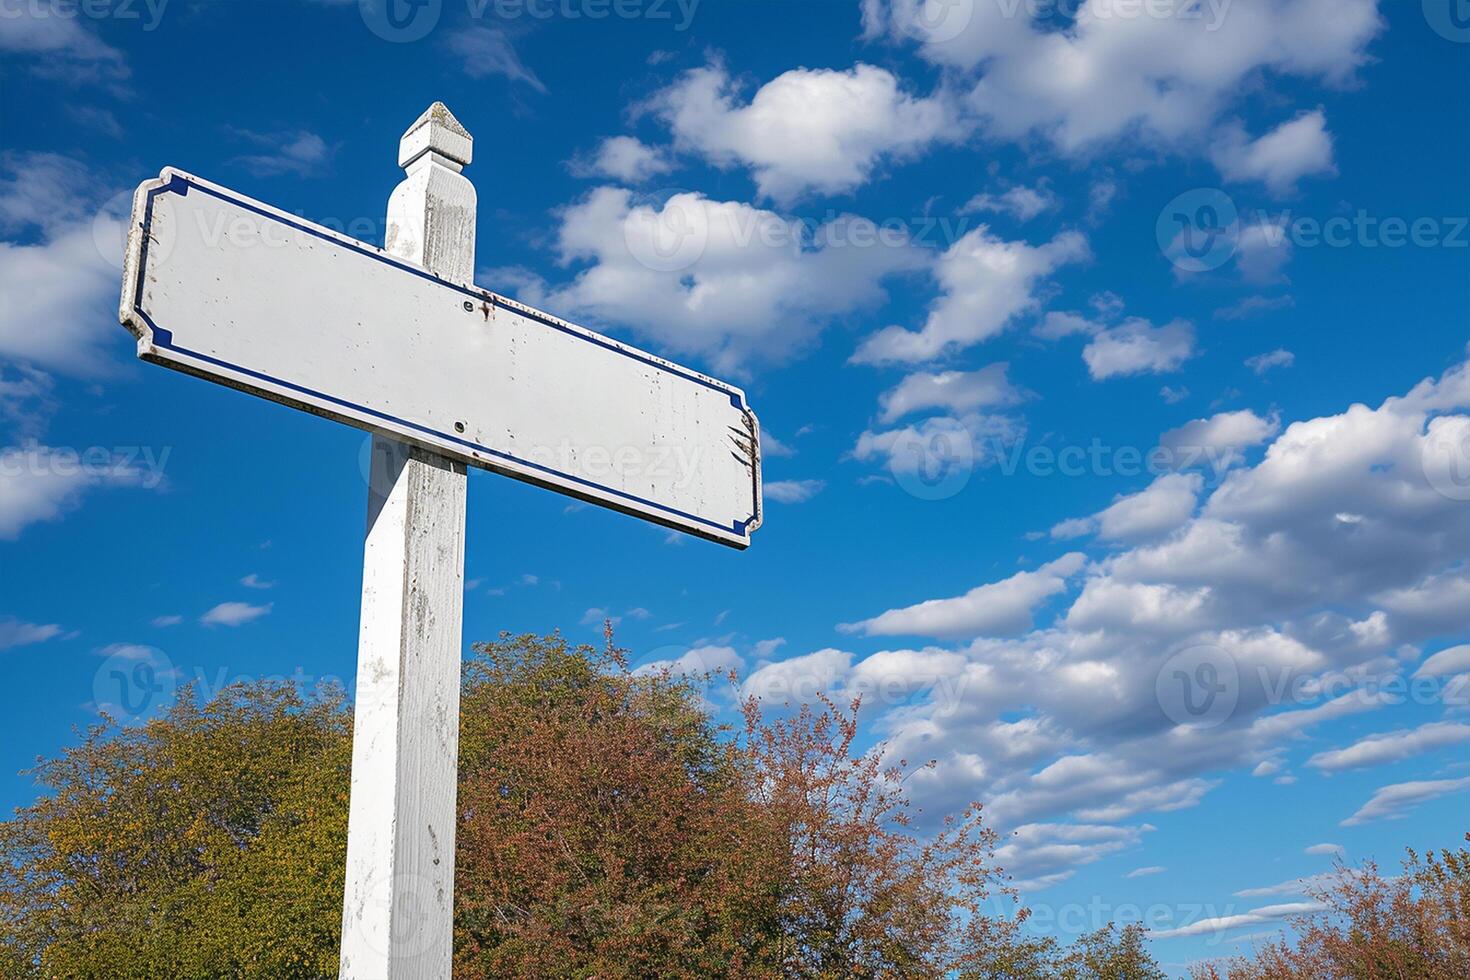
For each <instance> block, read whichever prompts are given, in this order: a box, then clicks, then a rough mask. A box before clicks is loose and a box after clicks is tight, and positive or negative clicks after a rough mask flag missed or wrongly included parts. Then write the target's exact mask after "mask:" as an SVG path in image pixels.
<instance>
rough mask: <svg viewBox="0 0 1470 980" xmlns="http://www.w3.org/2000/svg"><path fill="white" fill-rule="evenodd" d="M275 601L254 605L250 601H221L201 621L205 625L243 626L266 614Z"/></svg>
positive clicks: (200, 618)
mask: <svg viewBox="0 0 1470 980" xmlns="http://www.w3.org/2000/svg"><path fill="white" fill-rule="evenodd" d="M273 605H274V603H266V604H265V605H263V606H252V605H251V604H250V603H248V602H221V603H220V604H219V605H217V606H215V607H214V608H212V609H210V610H209V611H208V612H206V613H205V614H204V615H203V616H200V617H199V622H201V623H202V624H204V625H205V626H243V625H245V624H246V623H249V622H252V621H254V620H257V619H259V618H260V617H262V616H264V615H266V614H267V613H269V612H270V611H271V607H272V606H273Z"/></svg>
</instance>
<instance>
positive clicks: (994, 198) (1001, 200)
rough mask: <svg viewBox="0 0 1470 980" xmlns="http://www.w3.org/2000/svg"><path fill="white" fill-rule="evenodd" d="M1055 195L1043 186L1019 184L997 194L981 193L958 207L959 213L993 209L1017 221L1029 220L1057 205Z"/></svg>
mask: <svg viewBox="0 0 1470 980" xmlns="http://www.w3.org/2000/svg"><path fill="white" fill-rule="evenodd" d="M1058 204H1059V202H1058V201H1057V196H1056V195H1055V194H1053V193H1052V192H1051V190H1050V189H1049V188H1047V187H1045V186H1037V187H1026V186H1024V185H1020V186H1017V187H1012V188H1009V189H1008V190H1005V191H1003V192H1001V193H999V194H991V193H988V192H987V193H982V194H976V195H975V196H974V197H972V198H970V200H969V201H968V202H966V203H965V206H964V207H963V208H961V209H960V213H961V214H968V213H971V212H975V211H994V212H999V213H1001V214H1009V215H1010V216H1011V217H1013V218H1015V219H1016V220H1017V221H1030V220H1031V219H1032V218H1035V217H1038V216H1039V215H1042V214H1045V213H1046V212H1047V211H1051V210H1053V209H1054V208H1056V207H1057V206H1058Z"/></svg>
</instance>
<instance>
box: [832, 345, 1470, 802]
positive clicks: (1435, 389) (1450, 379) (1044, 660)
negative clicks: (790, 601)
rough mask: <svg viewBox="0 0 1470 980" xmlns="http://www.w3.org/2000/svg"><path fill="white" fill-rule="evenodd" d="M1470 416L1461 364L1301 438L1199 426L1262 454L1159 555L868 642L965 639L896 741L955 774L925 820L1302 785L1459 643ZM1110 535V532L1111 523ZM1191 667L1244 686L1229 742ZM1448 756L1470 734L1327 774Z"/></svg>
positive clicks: (1231, 419)
mask: <svg viewBox="0 0 1470 980" xmlns="http://www.w3.org/2000/svg"><path fill="white" fill-rule="evenodd" d="M1467 410H1470V370H1467V367H1466V365H1458V366H1456V367H1454V368H1452V369H1451V370H1449V371H1447V372H1446V373H1445V374H1444V375H1443V376H1442V377H1440V378H1438V379H1432V380H1426V381H1424V382H1422V383H1421V384H1419V385H1417V386H1415V387H1414V388H1413V389H1412V390H1411V391H1410V392H1408V393H1407V394H1405V395H1402V396H1398V397H1393V398H1389V399H1387V400H1385V401H1384V402H1383V403H1381V404H1380V405H1378V406H1377V407H1369V406H1366V405H1355V406H1350V407H1348V408H1346V409H1345V410H1344V411H1342V412H1341V413H1340V414H1335V415H1332V414H1329V415H1324V416H1322V417H1319V418H1310V419H1306V420H1302V421H1298V422H1295V423H1293V424H1291V425H1289V426H1286V427H1285V428H1284V429H1282V428H1281V425H1280V423H1278V422H1277V420H1275V419H1268V418H1264V417H1262V416H1260V415H1256V414H1253V413H1247V414H1244V415H1235V414H1233V413H1222V415H1220V416H1214V417H1211V418H1209V419H1202V420H1197V422H1196V423H1190V426H1186V427H1183V428H1184V429H1186V430H1188V431H1186V432H1185V433H1183V434H1181V435H1176V436H1173V437H1170V438H1169V439H1168V440H1167V441H1169V442H1170V443H1173V444H1182V443H1185V442H1193V443H1203V444H1207V445H1210V446H1213V447H1215V448H1216V449H1218V450H1219V451H1221V452H1226V453H1241V452H1243V451H1244V450H1245V449H1246V448H1248V447H1250V446H1254V445H1262V446H1264V449H1265V451H1264V456H1263V458H1261V459H1260V460H1259V461H1258V462H1255V463H1253V464H1248V463H1247V462H1246V461H1244V460H1238V461H1236V462H1235V463H1234V465H1233V466H1232V468H1230V469H1229V470H1228V471H1227V472H1225V473H1223V474H1222V476H1221V479H1220V481H1219V483H1218V485H1217V486H1215V487H1214V489H1213V490H1209V491H1206V489H1205V488H1204V487H1203V486H1201V487H1200V490H1199V494H1200V496H1199V497H1198V504H1197V506H1196V507H1195V508H1194V509H1193V510H1192V512H1191V513H1188V514H1185V515H1184V516H1183V517H1182V523H1181V524H1179V525H1178V526H1177V527H1175V528H1174V529H1172V530H1168V531H1165V530H1162V527H1163V524H1164V522H1160V524H1158V525H1155V527H1156V528H1158V529H1159V537H1157V538H1145V539H1143V540H1137V541H1125V542H1123V543H1124V544H1125V547H1124V548H1123V549H1122V550H1120V551H1118V552H1116V553H1113V554H1111V555H1109V556H1107V557H1106V558H1103V559H1101V560H1098V561H1096V562H1093V563H1092V564H1091V565H1088V566H1086V568H1085V571H1084V569H1083V568H1080V567H1078V568H1075V569H1074V570H1073V573H1071V574H1068V575H1067V576H1065V578H1064V580H1063V581H1061V582H1060V583H1037V582H1034V581H1033V582H1028V581H1027V580H1026V579H1024V578H1021V579H1020V580H1019V581H1013V580H1005V581H1003V582H999V583H994V584H993V585H991V586H982V587H981V588H980V589H978V590H974V591H972V592H971V593H969V594H966V595H962V596H956V597H951V598H940V599H933V600H929V601H927V602H918V603H913V604H909V605H903V606H898V607H896V608H894V609H891V610H889V611H888V612H886V613H882V614H880V615H877V616H874V617H873V618H871V619H866V620H860V621H859V622H857V623H855V624H854V625H852V626H850V627H848V628H849V629H852V630H854V631H856V632H860V633H865V634H876V635H900V634H910V635H918V636H939V637H949V638H959V639H961V640H962V642H960V643H958V644H956V645H954V646H953V647H952V648H951V649H950V650H949V652H951V653H954V654H956V655H958V657H959V658H960V660H959V661H948V662H944V670H945V671H946V672H947V673H946V674H945V676H946V678H948V679H947V680H946V681H945V683H943V684H939V685H936V687H935V688H934V690H932V691H931V692H930V693H928V694H926V695H924V696H922V697H921V698H920V699H919V700H918V701H916V702H913V703H905V704H904V705H902V707H901V708H897V709H894V710H890V711H888V712H887V713H886V714H884V715H883V716H882V717H881V719H880V720H879V722H878V724H879V727H880V729H882V730H883V732H884V734H885V737H886V739H887V741H886V745H887V750H888V751H889V752H891V753H892V754H893V756H894V757H895V758H933V759H936V760H937V765H936V767H935V768H934V769H933V770H925V771H923V772H920V773H915V774H914V775H913V776H912V777H911V778H910V786H911V787H912V789H913V791H914V793H915V795H916V796H918V797H919V798H920V800H921V801H922V802H923V804H924V806H925V808H926V810H927V811H928V812H946V811H948V810H952V809H954V808H955V807H957V806H962V805H963V804H964V803H965V802H966V801H968V800H970V799H984V800H986V802H987V809H988V812H989V813H990V814H991V815H992V819H994V820H995V821H996V823H997V825H998V826H1010V827H1014V826H1019V825H1023V824H1027V823H1037V822H1042V821H1047V820H1051V819H1056V818H1059V817H1061V816H1067V817H1070V818H1071V819H1075V820H1081V821H1086V822H1089V823H1097V824H1106V823H1115V822H1120V821H1125V820H1129V819H1132V818H1133V817H1134V816H1135V815H1138V814H1146V813H1150V812H1156V811H1160V810H1168V809H1178V808H1181V807H1188V806H1194V805H1197V804H1198V803H1199V802H1200V801H1201V800H1202V799H1204V798H1205V796H1206V795H1207V794H1208V793H1209V792H1210V791H1211V788H1212V787H1213V786H1214V785H1215V784H1216V778H1215V777H1216V774H1219V773H1224V772H1228V771H1232V770H1237V769H1238V770H1243V771H1246V772H1249V771H1251V770H1253V769H1255V770H1258V771H1260V772H1261V773H1262V774H1263V775H1265V776H1269V777H1271V778H1277V779H1279V778H1286V777H1285V776H1284V773H1283V770H1282V768H1281V764H1282V761H1283V754H1284V751H1285V749H1286V747H1287V746H1289V745H1290V744H1292V743H1293V742H1295V741H1297V740H1299V739H1301V738H1302V737H1303V736H1304V735H1305V734H1307V733H1309V732H1313V731H1314V730H1315V729H1317V728H1319V727H1321V726H1325V725H1328V724H1331V723H1334V722H1338V721H1340V720H1341V719H1346V718H1349V717H1353V716H1360V715H1368V714H1372V713H1375V712H1379V711H1383V710H1384V709H1385V708H1386V707H1387V706H1389V705H1391V704H1392V703H1393V700H1392V697H1391V696H1390V695H1389V694H1387V693H1386V692H1385V691H1383V690H1381V689H1380V688H1378V687H1377V686H1375V685H1373V684H1371V683H1370V681H1371V679H1372V678H1375V677H1379V676H1381V675H1389V676H1396V675H1402V674H1403V673H1406V672H1412V671H1413V670H1414V669H1415V668H1414V666H1413V664H1412V663H1411V662H1410V661H1408V660H1407V659H1405V658H1404V657H1403V656H1400V655H1396V654H1399V653H1400V651H1402V650H1404V649H1407V648H1411V647H1412V646H1414V645H1417V644H1419V643H1422V642H1424V641H1426V640H1428V639H1429V638H1431V637H1433V636H1439V635H1443V632H1442V629H1441V627H1440V626H1439V625H1438V624H1440V623H1443V622H1445V621H1446V620H1445V619H1444V618H1443V617H1444V616H1447V615H1449V612H1447V610H1450V611H1452V610H1453V608H1454V607H1455V606H1456V605H1457V604H1458V605H1459V607H1460V608H1462V609H1463V608H1464V607H1465V606H1466V605H1467V604H1470V600H1467V599H1466V597H1465V595H1464V594H1462V592H1461V591H1460V590H1461V586H1462V582H1463V581H1464V580H1467V579H1470V576H1467V575H1466V574H1465V573H1464V571H1463V568H1462V565H1461V563H1462V562H1463V556H1464V554H1465V553H1466V552H1467V549H1470V511H1467V509H1466V508H1465V507H1464V504H1463V501H1462V500H1460V499H1459V490H1458V488H1459V487H1461V486H1462V485H1461V484H1458V483H1455V482H1454V480H1453V475H1452V473H1451V472H1450V471H1448V470H1447V469H1446V467H1448V466H1449V465H1450V464H1449V463H1447V462H1445V461H1444V460H1442V459H1441V458H1440V457H1439V456H1438V455H1436V450H1435V447H1436V445H1437V443H1436V442H1435V437H1436V436H1435V434H1436V431H1437V430H1439V429H1443V428H1444V427H1446V426H1456V425H1458V424H1459V421H1460V420H1462V419H1466V415H1465V413H1466V411H1467ZM1191 427H1193V428H1191ZM1452 445H1455V446H1458V445H1459V443H1457V442H1456V443H1452ZM1189 474H1190V471H1187V470H1186V471H1184V472H1179V473H1173V474H1169V475H1170V476H1176V477H1178V478H1179V479H1180V480H1181V481H1182V480H1184V479H1185V478H1187V477H1188V476H1189ZM1165 486H1166V487H1167V486H1168V484H1165ZM1187 488H1188V485H1186V486H1185V489H1187ZM1144 499H1147V498H1144ZM1181 499H1182V496H1181ZM1150 509H1151V508H1142V512H1143V513H1147V512H1148V511H1149V510H1150ZM1125 513H1126V508H1124V509H1123V510H1120V512H1118V514H1116V515H1115V516H1119V517H1121V516H1123V514H1125ZM1178 514H1184V510H1183V506H1182V505H1181V506H1180V507H1179V509H1178V510H1177V511H1175V515H1178ZM1089 520H1090V522H1091V527H1092V528H1094V529H1095V528H1096V527H1097V526H1098V515H1093V517H1092V518H1091V519H1089ZM1125 526H1126V522H1125ZM1033 574H1035V573H1033ZM1054 577H1055V578H1062V576H1054ZM1038 585H1042V586H1043V587H1040V588H1037V587H1036V586H1038ZM1053 602H1057V607H1056V608H1057V609H1058V612H1057V614H1056V615H1055V616H1054V617H1050V618H1048V617H1046V616H1045V615H1044V612H1043V608H1044V606H1045V605H1050V604H1051V603H1053ZM1008 614H1009V615H1008ZM1462 618H1464V617H1463V615H1462ZM997 621H999V622H1000V627H1001V628H993V627H994V624H995V623H996V622H997ZM971 637H975V638H974V639H970V638H971ZM1391 654H1395V655H1391ZM1180 656H1186V657H1194V658H1195V659H1193V660H1191V659H1186V660H1184V661H1182V663H1183V664H1184V665H1186V666H1187V665H1189V664H1197V663H1198V662H1199V658H1200V657H1203V658H1204V659H1205V660H1206V662H1209V663H1212V664H1214V665H1215V666H1216V667H1217V669H1218V671H1219V672H1220V673H1217V674H1215V675H1212V676H1217V677H1228V678H1229V683H1228V684H1226V689H1227V690H1228V691H1229V692H1230V699H1229V701H1228V702H1227V708H1226V710H1225V711H1224V713H1222V714H1221V715H1219V717H1218V718H1215V719H1212V720H1211V723H1209V724H1199V723H1195V722H1194V721H1193V720H1192V717H1191V716H1190V715H1188V714H1186V713H1185V712H1184V708H1183V706H1182V705H1180V704H1176V703H1174V702H1173V701H1171V695H1170V687H1169V684H1170V683H1172V681H1171V678H1176V677H1177V676H1179V675H1181V674H1183V675H1184V676H1194V675H1193V674H1190V673H1189V672H1188V671H1187V670H1186V669H1185V666H1179V665H1180V663H1181V661H1179V660H1177V659H1176V658H1178V657H1180ZM933 662H934V663H940V661H938V660H934V661H933ZM1467 667H1470V654H1466V653H1465V652H1464V650H1462V649H1459V648H1456V647H1450V648H1449V649H1447V650H1443V651H1440V653H1438V654H1435V656H1434V657H1431V658H1429V659H1428V660H1426V661H1425V662H1424V663H1423V664H1421V665H1419V667H1418V670H1419V671H1420V672H1422V673H1424V674H1425V675H1426V676H1455V675H1457V674H1459V673H1462V672H1464V671H1463V670H1462V668H1467ZM1171 671H1173V673H1171ZM850 675H851V669H850V668H849V670H848V676H850ZM1324 678H1336V682H1335V683H1334V684H1333V685H1327V684H1325V683H1324ZM1344 680H1346V681H1347V682H1348V687H1347V689H1343V688H1342V687H1341V686H1340V685H1341V682H1342V681H1344ZM1357 685H1362V686H1357ZM1176 688H1177V685H1176ZM1451 735H1452V736H1453V738H1454V739H1458V738H1459V735H1460V732H1459V730H1458V728H1443V729H1441V728H1435V729H1430V730H1429V731H1428V732H1425V733H1420V732H1418V731H1417V730H1416V731H1415V732H1412V733H1408V734H1404V733H1398V732H1393V733H1390V734H1389V737H1386V738H1374V739H1369V740H1364V741H1365V743H1366V744H1363V745H1360V746H1349V747H1348V749H1346V750H1331V751H1347V752H1349V753H1350V756H1341V757H1339V756H1326V757H1325V758H1323V759H1321V760H1319V762H1322V763H1324V764H1335V763H1346V762H1347V761H1349V758H1350V757H1351V758H1356V759H1358V760H1362V759H1365V758H1369V757H1376V758H1386V757H1389V756H1398V755H1400V754H1402V753H1403V752H1405V751H1410V750H1414V749H1417V748H1419V747H1422V746H1423V745H1424V744H1425V743H1426V741H1433V740H1436V739H1443V738H1447V737H1450V736H1451ZM1426 736H1429V738H1428V739H1426ZM1329 760H1330V761H1329ZM1310 768H1311V769H1312V770H1313V771H1316V772H1323V771H1326V769H1324V768H1323V767H1322V766H1320V765H1319V766H1312V767H1310ZM1405 786H1406V787H1407V788H1402V787H1405ZM1459 786H1460V784H1459V783H1458V782H1457V781H1455V780H1435V781H1430V782H1429V783H1427V784H1402V786H1401V787H1400V788H1393V789H1386V790H1385V791H1384V792H1383V793H1382V794H1381V796H1380V797H1377V798H1375V800H1374V801H1370V804H1369V805H1367V806H1365V807H1364V809H1363V811H1362V812H1361V813H1360V814H1359V815H1356V816H1355V818H1350V819H1356V821H1357V822H1365V821H1367V820H1369V819H1379V818H1382V817H1383V816H1385V815H1389V814H1393V813H1402V812H1407V809H1408V808H1409V807H1411V806H1413V805H1414V804H1415V803H1416V802H1417V801H1418V800H1420V799H1426V798H1430V797H1432V796H1434V795H1438V794H1441V793H1444V792H1451V791H1454V789H1455V788H1458V787H1459Z"/></svg>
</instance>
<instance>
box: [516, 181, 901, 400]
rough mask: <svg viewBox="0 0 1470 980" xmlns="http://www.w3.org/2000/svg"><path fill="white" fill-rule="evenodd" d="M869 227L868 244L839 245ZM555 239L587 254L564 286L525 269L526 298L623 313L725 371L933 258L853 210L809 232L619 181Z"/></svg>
mask: <svg viewBox="0 0 1470 980" xmlns="http://www.w3.org/2000/svg"><path fill="white" fill-rule="evenodd" d="M870 233H873V234H871V237H870V240H871V241H872V247H863V248H856V247H845V245H846V244H849V243H851V242H852V241H853V240H854V239H853V236H854V235H858V234H870ZM809 235H810V236H812V237H808V236H809ZM812 238H815V241H814V240H812ZM557 249H558V252H559V254H560V258H561V260H562V262H563V263H564V264H566V265H573V264H581V263H590V266H589V267H587V268H584V269H582V270H581V271H580V272H578V273H577V274H576V276H575V277H574V278H573V280H572V281H571V282H570V283H568V284H565V285H563V286H561V287H559V288H552V287H549V286H548V285H547V284H546V283H544V282H541V281H539V280H538V279H535V278H534V277H522V278H521V281H520V282H519V284H518V285H519V287H520V288H519V295H520V297H521V298H522V299H523V300H525V301H526V302H529V303H532V304H533V305H547V306H550V307H552V308H554V309H557V310H559V311H565V312H566V314H567V315H569V316H581V317H584V318H587V319H590V320H592V321H594V322H597V323H603V324H615V325H626V326H628V327H631V328H632V329H633V330H634V331H635V332H637V333H638V334H640V335H641V336H645V337H649V338H651V339H653V340H654V341H656V342H657V343H658V345H659V347H660V348H661V349H664V350H670V351H673V352H675V353H678V354H693V355H697V356H700V357H704V358H706V359H708V361H709V362H710V363H711V364H712V365H713V367H714V368H716V369H717V370H721V371H731V370H737V371H738V370H740V369H743V368H745V367H747V366H748V365H749V364H750V363H753V362H764V363H771V362H779V361H782V360H784V359H786V358H789V357H791V356H793V355H794V354H796V353H798V352H800V351H802V350H805V349H806V348H807V347H808V346H809V345H810V344H811V343H812V342H813V341H814V340H815V338H816V336H817V334H818V333H819V332H820V330H821V328H822V327H823V326H824V325H826V324H828V323H831V322H833V320H835V319H838V318H841V317H842V316H844V315H846V314H849V313H851V312H853V311H854V310H857V309H861V308H865V307H870V306H876V305H878V304H880V303H881V302H882V301H883V300H884V299H885V293H884V290H883V286H882V283H883V281H884V280H885V279H886V278H887V277H889V276H892V275H896V274H900V273H905V272H913V271H918V270H922V269H924V268H926V267H927V265H928V264H929V261H930V259H929V257H928V256H927V254H925V253H924V252H923V251H922V250H921V249H918V248H916V247H913V246H912V245H911V244H910V243H909V242H907V241H906V240H889V239H885V238H883V237H882V236H878V235H876V234H875V227H874V226H873V225H872V223H871V222H866V221H864V220H863V219H860V218H854V217H851V216H843V217H840V218H838V219H835V220H834V221H833V222H830V223H828V224H827V225H824V226H823V227H821V228H819V229H816V230H815V231H814V232H809V231H808V230H807V229H805V228H803V227H802V226H801V225H800V223H793V222H791V221H788V220H787V219H785V218H783V217H782V216H780V215H778V214H776V213H775V212H772V211H765V210H761V209H758V208H753V207H751V206H749V205H747V204H741V203H738V202H734V201H726V202H720V201H712V200H709V199H708V198H705V197H703V196H701V195H699V194H691V193H684V194H676V195H674V196H672V197H670V198H669V199H667V200H666V201H663V202H662V203H656V202H645V201H641V200H639V199H637V198H635V196H634V194H633V192H632V191H630V190H627V189H624V188H615V187H599V188H597V189H595V190H593V191H592V192H591V193H590V194H589V195H588V196H587V197H586V198H584V199H583V200H582V201H580V202H578V203H577V204H574V205H572V206H571V207H569V208H567V209H566V210H565V211H564V212H563V213H562V216H561V227H560V231H559V233H558V239H557ZM495 275H496V276H497V278H499V279H501V280H502V281H504V280H514V278H515V276H514V275H512V274H509V273H507V272H506V271H505V270H502V271H500V272H499V273H496V274H495Z"/></svg>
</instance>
